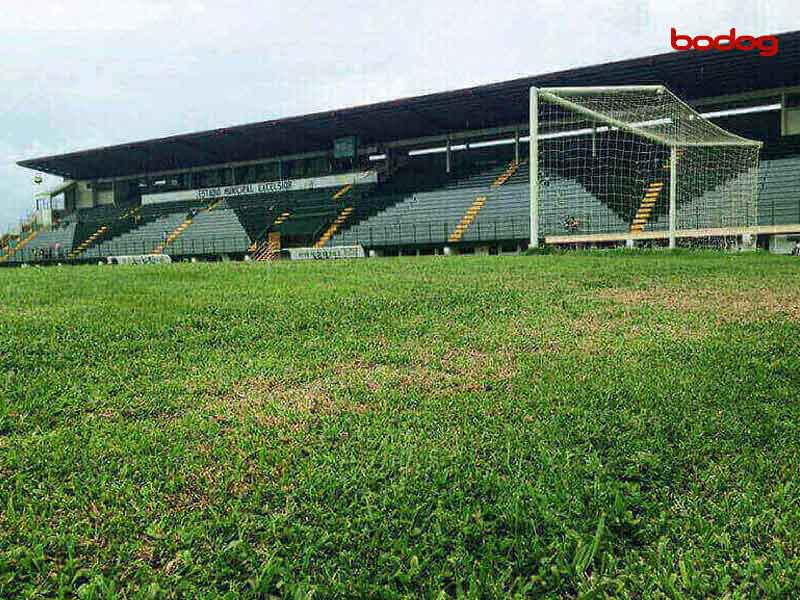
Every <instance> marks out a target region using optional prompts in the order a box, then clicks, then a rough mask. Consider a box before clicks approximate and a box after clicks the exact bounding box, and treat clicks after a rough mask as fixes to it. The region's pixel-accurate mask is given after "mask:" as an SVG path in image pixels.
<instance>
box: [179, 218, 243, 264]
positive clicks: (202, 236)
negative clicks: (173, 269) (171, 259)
mask: <svg viewBox="0 0 800 600" xmlns="http://www.w3.org/2000/svg"><path fill="white" fill-rule="evenodd" d="M249 246H250V237H249V236H248V235H247V231H246V230H245V229H244V227H242V224H241V222H240V221H239V218H238V217H237V216H236V212H235V211H234V210H233V209H231V208H228V207H227V206H221V207H217V208H215V209H214V210H211V211H201V212H199V213H197V215H195V216H194V217H193V218H192V221H191V225H189V226H188V227H187V228H186V229H185V231H184V233H183V234H182V235H181V236H180V237H178V238H176V239H175V240H174V241H173V242H171V243H170V244H167V245H166V247H165V248H164V249H163V251H164V253H165V254H170V255H174V256H192V255H208V254H245V253H246V252H247V249H248V247H249Z"/></svg>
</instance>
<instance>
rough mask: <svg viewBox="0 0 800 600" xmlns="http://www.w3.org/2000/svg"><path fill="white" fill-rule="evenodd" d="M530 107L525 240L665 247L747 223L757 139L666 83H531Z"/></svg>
mask: <svg viewBox="0 0 800 600" xmlns="http://www.w3.org/2000/svg"><path fill="white" fill-rule="evenodd" d="M530 104H531V106H530V120H531V123H530V131H531V136H530V144H531V145H530V160H531V165H532V168H531V170H530V173H531V176H530V177H531V182H530V197H531V246H533V247H536V246H538V245H539V243H540V241H541V240H542V239H544V240H545V241H546V242H548V243H570V242H586V243H592V242H614V241H620V240H627V241H631V240H637V239H643V240H648V239H649V240H668V242H669V246H670V247H671V248H674V247H675V246H676V240H681V239H694V240H696V239H701V238H714V237H715V236H720V237H725V236H735V235H737V234H742V233H745V232H746V231H747V228H748V227H752V226H755V225H757V218H758V210H757V191H758V190H757V185H758V160H759V159H758V156H759V151H760V148H761V142H757V141H753V140H749V139H746V138H743V137H740V136H738V135H735V134H733V133H730V132H728V131H726V130H724V129H722V128H721V127H718V126H717V125H715V124H714V123H712V122H711V121H710V120H708V119H707V118H705V117H703V116H702V115H700V114H699V113H698V112H696V111H695V110H694V109H693V108H692V107H690V106H689V105H688V104H686V103H685V102H683V101H682V100H681V99H680V98H678V97H677V96H676V95H675V94H673V93H672V92H671V91H670V90H668V89H667V88H666V87H664V86H660V85H653V86H617V87H570V88H538V89H537V88H532V89H531V96H530ZM537 167H538V168H537Z"/></svg>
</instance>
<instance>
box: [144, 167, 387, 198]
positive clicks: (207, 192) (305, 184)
mask: <svg viewBox="0 0 800 600" xmlns="http://www.w3.org/2000/svg"><path fill="white" fill-rule="evenodd" d="M377 181H378V172H377V171H363V172H361V173H342V174H340V175H325V176H323V177H306V178H304V179H281V180H279V181H262V182H259V183H244V184H241V185H227V186H217V187H212V188H201V189H194V190H181V191H179V192H163V193H158V194H144V195H142V204H161V203H165V202H182V201H186V200H213V199H216V198H235V197H237V196H256V195H260V194H277V193H279V192H293V191H300V190H315V189H321V188H328V187H330V188H333V187H342V186H345V185H348V184H354V185H358V184H364V183H377Z"/></svg>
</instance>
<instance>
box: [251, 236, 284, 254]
mask: <svg viewBox="0 0 800 600" xmlns="http://www.w3.org/2000/svg"><path fill="white" fill-rule="evenodd" d="M255 246H256V248H255V251H254V252H253V255H252V256H253V260H277V259H278V258H280V255H281V234H280V233H279V232H277V231H273V232H272V233H270V234H269V235H268V236H267V240H266V241H263V242H261V243H260V244H255Z"/></svg>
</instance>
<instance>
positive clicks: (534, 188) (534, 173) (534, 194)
mask: <svg viewBox="0 0 800 600" xmlns="http://www.w3.org/2000/svg"><path fill="white" fill-rule="evenodd" d="M529 116H530V129H529V136H528V139H529V142H528V143H529V144H530V149H529V151H528V160H529V161H530V169H529V171H530V178H531V184H530V197H531V241H530V245H529V247H531V248H538V247H539V90H538V89H537V88H535V87H532V88H531V92H530V115H529Z"/></svg>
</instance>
